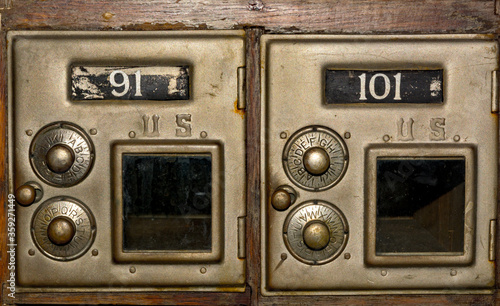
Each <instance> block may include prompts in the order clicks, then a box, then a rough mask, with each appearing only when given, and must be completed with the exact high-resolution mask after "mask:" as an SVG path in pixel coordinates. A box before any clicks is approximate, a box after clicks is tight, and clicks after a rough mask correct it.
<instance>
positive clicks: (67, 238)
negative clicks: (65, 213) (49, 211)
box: [47, 217, 75, 245]
mask: <svg viewBox="0 0 500 306" xmlns="http://www.w3.org/2000/svg"><path fill="white" fill-rule="evenodd" d="M47 236H48V237H49V239H50V241H52V243H54V244H56V245H65V244H68V243H70V242H71V240H72V239H73V237H74V236H75V225H74V224H73V221H71V220H69V219H68V218H65V217H56V218H54V220H52V222H50V224H49V226H48V227H47Z"/></svg>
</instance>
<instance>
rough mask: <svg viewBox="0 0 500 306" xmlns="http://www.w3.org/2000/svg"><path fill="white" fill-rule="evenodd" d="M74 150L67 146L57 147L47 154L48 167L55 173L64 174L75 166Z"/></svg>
mask: <svg viewBox="0 0 500 306" xmlns="http://www.w3.org/2000/svg"><path fill="white" fill-rule="evenodd" d="M71 151H72V150H71V149H69V148H68V147H67V146H65V145H60V144H59V145H55V146H53V147H52V148H50V150H49V151H48V152H47V155H46V156H45V158H46V161H47V167H49V169H50V170H52V171H53V172H55V173H64V172H66V171H68V170H69V168H71V166H73V163H74V161H75V157H74V156H73V153H72V152H71Z"/></svg>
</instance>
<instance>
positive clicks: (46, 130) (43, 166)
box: [30, 122, 95, 187]
mask: <svg viewBox="0 0 500 306" xmlns="http://www.w3.org/2000/svg"><path fill="white" fill-rule="evenodd" d="M94 156H95V155H94V146H93V144H92V142H91V140H90V138H89V137H88V136H87V134H85V132H84V131H83V130H82V129H81V128H80V127H78V126H76V125H74V124H72V123H67V122H55V123H52V124H49V125H47V126H45V127H43V128H42V129H41V130H40V131H39V132H38V133H37V134H36V136H35V138H34V139H33V141H32V143H31V147H30V162H31V166H32V168H33V170H34V171H35V173H36V174H37V175H38V176H39V177H40V178H41V179H42V180H44V181H45V182H46V183H48V184H50V185H53V186H56V187H69V186H73V185H76V184H78V183H79V182H81V181H82V180H83V179H84V178H85V177H86V176H87V175H88V173H89V172H90V169H91V168H92V164H93V161H94Z"/></svg>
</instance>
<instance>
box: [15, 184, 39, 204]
mask: <svg viewBox="0 0 500 306" xmlns="http://www.w3.org/2000/svg"><path fill="white" fill-rule="evenodd" d="M35 199H36V190H35V188H34V187H33V186H31V185H28V184H26V185H22V186H20V187H19V188H17V189H16V201H17V202H18V203H19V204H21V205H25V206H28V205H31V204H33V202H35Z"/></svg>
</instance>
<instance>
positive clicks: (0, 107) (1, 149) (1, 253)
mask: <svg viewBox="0 0 500 306" xmlns="http://www.w3.org/2000/svg"><path fill="white" fill-rule="evenodd" d="M6 76H7V74H6V71H5V39H4V36H3V35H0V280H1V281H0V303H2V302H3V300H4V298H5V296H4V295H7V292H6V289H5V288H4V286H3V284H4V282H5V281H6V280H7V279H8V277H7V275H8V272H9V270H8V267H7V260H8V256H7V255H8V254H7V242H6V240H5V237H7V194H8V188H7V146H6V144H7V124H5V123H6V122H7V101H6V90H7V85H6V84H7V82H6Z"/></svg>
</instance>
